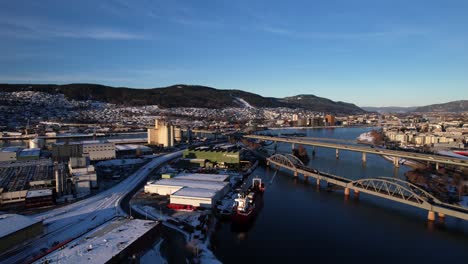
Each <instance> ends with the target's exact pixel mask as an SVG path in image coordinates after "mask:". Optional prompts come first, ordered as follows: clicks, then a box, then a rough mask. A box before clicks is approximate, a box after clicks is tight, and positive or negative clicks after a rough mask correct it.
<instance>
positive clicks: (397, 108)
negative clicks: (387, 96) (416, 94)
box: [361, 106, 418, 114]
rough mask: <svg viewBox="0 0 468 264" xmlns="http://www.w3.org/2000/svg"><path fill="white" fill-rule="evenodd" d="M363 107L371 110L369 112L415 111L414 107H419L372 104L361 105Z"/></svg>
mask: <svg viewBox="0 0 468 264" xmlns="http://www.w3.org/2000/svg"><path fill="white" fill-rule="evenodd" d="M361 108H362V109H364V110H366V111H369V112H378V113H381V114H382V113H408V112H411V111H413V110H414V109H416V108H418V107H417V106H412V107H400V106H387V107H372V106H367V107H366V106H364V107H361Z"/></svg>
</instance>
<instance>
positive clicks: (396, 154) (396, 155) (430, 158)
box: [244, 135, 468, 169]
mask: <svg viewBox="0 0 468 264" xmlns="http://www.w3.org/2000/svg"><path fill="white" fill-rule="evenodd" d="M244 137H245V138H252V139H258V140H265V141H275V142H284V143H290V144H292V147H293V148H294V145H295V144H299V145H307V146H314V147H323V148H331V149H335V150H336V157H337V158H338V157H339V151H340V150H347V151H354V152H361V153H362V161H363V162H364V163H365V162H366V161H367V158H366V154H375V155H381V156H390V157H393V164H394V165H395V166H396V167H398V166H399V164H400V162H399V159H400V158H404V159H411V160H420V161H425V162H430V163H434V164H435V165H436V168H437V169H438V168H439V165H440V164H449V165H455V166H462V167H468V160H463V159H459V158H454V157H446V156H439V155H430V154H420V153H413V152H406V151H398V150H389V149H379V148H369V147H367V146H359V145H349V144H339V143H329V142H322V141H316V140H306V139H301V138H296V137H272V136H259V135H245V136H244Z"/></svg>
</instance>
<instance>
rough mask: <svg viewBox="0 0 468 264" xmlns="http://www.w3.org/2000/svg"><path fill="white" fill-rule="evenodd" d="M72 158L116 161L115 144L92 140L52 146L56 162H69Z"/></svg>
mask: <svg viewBox="0 0 468 264" xmlns="http://www.w3.org/2000/svg"><path fill="white" fill-rule="evenodd" d="M71 157H89V159H90V160H93V161H94V160H108V159H115V157H116V155H115V144H114V143H111V142H101V141H99V140H92V141H83V142H71V143H56V144H54V145H52V158H53V159H54V160H59V161H68V160H69V159H70V158H71Z"/></svg>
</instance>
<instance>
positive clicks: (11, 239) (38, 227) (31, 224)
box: [0, 214, 43, 252]
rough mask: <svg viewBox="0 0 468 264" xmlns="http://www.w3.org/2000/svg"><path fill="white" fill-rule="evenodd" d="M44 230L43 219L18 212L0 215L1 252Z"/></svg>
mask: <svg viewBox="0 0 468 264" xmlns="http://www.w3.org/2000/svg"><path fill="white" fill-rule="evenodd" d="M42 232H43V226H42V221H38V220H35V219H33V218H29V217H26V216H23V215H18V214H1V215H0V252H5V251H6V250H8V249H9V248H11V247H13V246H15V245H18V244H20V243H22V242H24V241H26V240H28V239H31V238H34V237H36V236H38V235H40V234H42Z"/></svg>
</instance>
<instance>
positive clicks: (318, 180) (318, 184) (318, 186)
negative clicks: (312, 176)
mask: <svg viewBox="0 0 468 264" xmlns="http://www.w3.org/2000/svg"><path fill="white" fill-rule="evenodd" d="M316 184H317V189H318V188H320V179H319V178H317V181H316Z"/></svg>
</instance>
